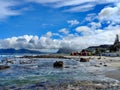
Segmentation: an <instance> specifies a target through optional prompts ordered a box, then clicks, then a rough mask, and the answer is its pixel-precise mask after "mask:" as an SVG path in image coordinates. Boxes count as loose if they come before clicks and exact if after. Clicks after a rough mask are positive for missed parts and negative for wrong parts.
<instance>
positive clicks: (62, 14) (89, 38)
mask: <svg viewBox="0 0 120 90" xmlns="http://www.w3.org/2000/svg"><path fill="white" fill-rule="evenodd" d="M116 34H118V35H120V0H0V48H15V49H21V48H26V49H35V50H42V49H46V50H48V49H59V48H63V47H67V48H72V49H77V50H81V49H84V48H87V47H89V46H95V45H101V44H113V43H114V40H115V37H116Z"/></svg>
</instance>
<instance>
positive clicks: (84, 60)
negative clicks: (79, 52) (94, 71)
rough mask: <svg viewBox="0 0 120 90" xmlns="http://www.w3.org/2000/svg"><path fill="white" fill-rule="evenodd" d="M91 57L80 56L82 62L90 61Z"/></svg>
mask: <svg viewBox="0 0 120 90" xmlns="http://www.w3.org/2000/svg"><path fill="white" fill-rule="evenodd" d="M89 61H90V60H89V58H80V62H89Z"/></svg>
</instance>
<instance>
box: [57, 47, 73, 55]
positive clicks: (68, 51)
mask: <svg viewBox="0 0 120 90" xmlns="http://www.w3.org/2000/svg"><path fill="white" fill-rule="evenodd" d="M72 51H75V50H73V49H70V48H60V49H59V50H58V51H57V53H63V54H70V53H71V52H72Z"/></svg>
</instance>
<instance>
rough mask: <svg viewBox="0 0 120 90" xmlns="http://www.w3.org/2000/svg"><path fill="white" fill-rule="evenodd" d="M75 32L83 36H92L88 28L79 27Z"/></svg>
mask: <svg viewBox="0 0 120 90" xmlns="http://www.w3.org/2000/svg"><path fill="white" fill-rule="evenodd" d="M75 30H76V32H78V33H81V34H82V35H84V36H87V35H91V34H93V31H92V30H91V28H90V27H88V26H79V27H77V28H76V29H75Z"/></svg>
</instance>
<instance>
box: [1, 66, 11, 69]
mask: <svg viewBox="0 0 120 90" xmlns="http://www.w3.org/2000/svg"><path fill="white" fill-rule="evenodd" d="M7 68H10V66H7V65H0V70H3V69H7Z"/></svg>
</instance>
